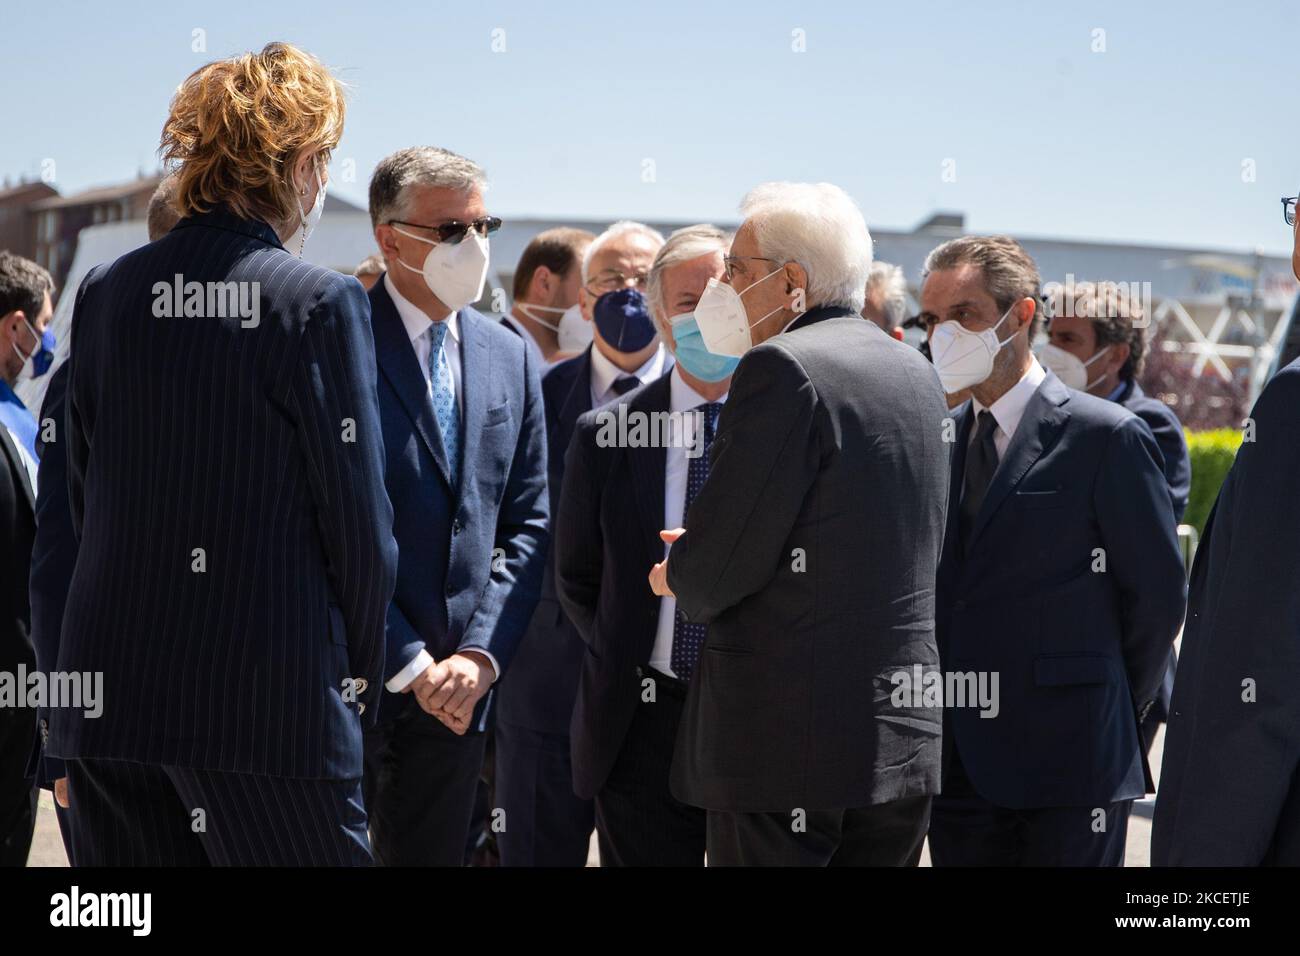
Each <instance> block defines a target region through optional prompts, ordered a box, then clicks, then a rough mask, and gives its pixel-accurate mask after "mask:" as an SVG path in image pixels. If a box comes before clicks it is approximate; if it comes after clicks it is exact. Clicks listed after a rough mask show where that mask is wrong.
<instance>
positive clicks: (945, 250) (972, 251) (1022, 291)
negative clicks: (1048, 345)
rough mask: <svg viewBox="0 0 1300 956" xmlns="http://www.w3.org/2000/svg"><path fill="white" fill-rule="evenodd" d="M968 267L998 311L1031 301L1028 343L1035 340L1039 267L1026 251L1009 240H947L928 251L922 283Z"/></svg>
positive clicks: (1039, 324)
mask: <svg viewBox="0 0 1300 956" xmlns="http://www.w3.org/2000/svg"><path fill="white" fill-rule="evenodd" d="M964 265H971V266H975V267H976V268H977V269H979V270H980V275H981V276H983V278H984V288H985V289H986V290H987V291H988V294H989V295H990V296H992V297H993V301H994V302H996V303H997V306H998V308H999V309H1000V310H1001V311H1003V312H1006V310H1007V309H1009V308H1011V305H1012V303H1014V302H1019V301H1020V300H1021V299H1033V300H1034V317H1033V318H1032V319H1030V326H1029V341H1030V342H1032V341H1034V339H1035V338H1036V337H1037V336H1038V333H1039V330H1040V329H1041V327H1042V324H1043V308H1042V303H1041V302H1040V301H1039V297H1038V295H1039V285H1040V284H1041V280H1040V279H1039V277H1038V265H1037V263H1035V262H1034V260H1033V257H1031V256H1030V255H1029V253H1028V252H1026V251H1025V248H1024V246H1022V245H1021V244H1020V243H1018V242H1016V240H1014V239H1012V238H1011V237H1010V236H961V237H960V238H958V239H949V240H948V241H947V242H945V243H944V244H943V245H941V246H938V247H937V248H935V249H932V250H930V254H929V255H928V256H926V257H925V266H924V267H923V268H922V270H921V282H922V283H924V282H925V280H926V279H927V278H928V277H929V275H930V273H932V272H942V271H944V270H946V269H956V268H957V267H958V266H964Z"/></svg>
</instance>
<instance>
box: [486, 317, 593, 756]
mask: <svg viewBox="0 0 1300 956" xmlns="http://www.w3.org/2000/svg"><path fill="white" fill-rule="evenodd" d="M511 331H514V330H513V329H511ZM517 334H518V333H516V335H517ZM542 399H543V404H544V405H545V408H546V435H547V452H546V471H547V485H548V487H549V489H550V495H549V500H550V510H551V514H552V515H554V514H555V513H556V511H557V510H558V507H559V502H560V487H561V482H562V481H563V479H564V451H565V449H566V448H568V447H569V439H570V437H571V436H572V435H573V428H574V424H575V423H576V422H577V420H578V416H580V415H582V414H583V413H584V412H586V411H589V410H590V409H591V347H590V346H588V347H587V349H586V350H585V351H583V352H582V354H580V355H575V356H574V357H573V358H570V359H566V360H565V361H563V362H559V363H558V364H556V365H553V366H551V367H550V368H548V369H547V370H546V374H545V375H543V376H542ZM555 591H556V589H555V557H554V554H553V553H550V551H549V549H548V554H547V560H546V566H545V572H544V575H543V577H542V590H541V600H539V601H538V602H537V609H536V610H535V611H534V612H533V616H532V620H530V621H529V623H528V632H527V634H526V636H525V637H524V640H523V641H522V643H521V644H520V646H519V659H518V660H517V661H516V665H515V667H514V670H513V672H512V673H511V674H510V676H509V678H508V679H506V680H504V681H503V682H502V684H501V701H500V705H499V706H500V709H499V710H498V712H497V717H498V719H500V720H504V721H506V722H508V723H511V724H515V725H517V726H520V727H527V728H529V729H530V730H536V731H540V732H542V733H547V734H554V735H557V736H563V735H565V734H567V733H568V732H569V720H570V718H571V717H572V716H573V702H574V699H575V698H576V697H577V694H578V674H579V672H580V670H581V669H582V654H583V644H582V639H581V638H580V637H579V636H578V632H577V631H576V630H574V627H573V625H572V624H571V623H570V621H569V618H568V616H567V615H566V614H565V613H564V610H563V609H562V608H561V606H560V602H559V598H558V597H557V595H556V593H555Z"/></svg>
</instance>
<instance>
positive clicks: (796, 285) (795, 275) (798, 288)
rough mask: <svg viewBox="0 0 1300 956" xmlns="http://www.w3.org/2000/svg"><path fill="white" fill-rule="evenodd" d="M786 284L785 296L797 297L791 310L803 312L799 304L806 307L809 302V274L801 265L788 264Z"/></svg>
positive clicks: (786, 266) (786, 265) (786, 267)
mask: <svg viewBox="0 0 1300 956" xmlns="http://www.w3.org/2000/svg"><path fill="white" fill-rule="evenodd" d="M785 282H786V286H785V294H786V295H787V296H790V295H793V296H795V299H794V301H793V303H792V304H791V306H790V308H792V309H793V310H794V311H796V312H798V311H801V310H800V308H799V304H800V303H803V304H804V305H805V306H806V305H807V302H808V273H807V272H806V271H805V270H804V267H803V266H801V265H800V264H799V263H797V262H787V263H786V264H785Z"/></svg>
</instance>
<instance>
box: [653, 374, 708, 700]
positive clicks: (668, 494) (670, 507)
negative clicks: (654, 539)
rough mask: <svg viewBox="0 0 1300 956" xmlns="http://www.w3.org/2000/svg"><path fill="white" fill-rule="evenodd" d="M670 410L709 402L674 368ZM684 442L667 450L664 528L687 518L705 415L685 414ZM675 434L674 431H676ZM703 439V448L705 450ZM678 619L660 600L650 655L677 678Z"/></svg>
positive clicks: (672, 604) (669, 601) (667, 601)
mask: <svg viewBox="0 0 1300 956" xmlns="http://www.w3.org/2000/svg"><path fill="white" fill-rule="evenodd" d="M668 381H669V399H668V410H669V411H670V412H675V413H679V414H680V413H684V412H690V411H692V410H694V409H696V408H699V407H700V406H701V405H705V404H707V403H708V399H707V398H704V397H703V396H702V395H700V393H699V392H697V391H695V389H693V388H691V387H690V386H689V385H687V384H686V382H685V381H683V379H682V376H681V373H680V372H678V371H677V368H676V366H674V367H673V370H672V376H671V377H670V378H669V380H668ZM726 400H727V396H726V395H723V396H722V397H721V398H719V399H718V400H717V401H718V404H719V405H721V404H723V403H724V402H726ZM680 421H681V428H682V434H681V440H680V441H678V440H677V436H676V434H674V436H673V438H674V440H673V447H671V448H668V449H666V453H667V454H666V456H665V457H666V459H667V461H666V464H665V467H664V527H665V528H680V527H681V526H682V520H683V519H684V518H685V517H686V515H685V510H686V478H687V474H688V473H689V469H690V459H689V458H687V457H686V452H687V451H688V450H691V449H693V448H695V447H696V445H695V441H696V439H695V432H696V429H697V428H703V427H704V416H703V413H701V414H699V415H686V414H683V415H682V417H681V419H680ZM674 431H675V430H674ZM703 440H704V439H703V437H701V438H700V442H701V444H700V446H699V447H700V448H701V449H703V447H704V446H703ZM667 554H668V545H664V555H665V556H667ZM676 616H677V599H676V598H673V597H663V598H660V599H659V626H658V628H657V629H656V631H655V643H654V649H653V650H652V651H651V652H650V666H651V667H653V668H654V669H655V670H657V671H659V672H661V673H664V674H667V675H668V676H670V677H676V676H677V675H676V674H674V673H673V667H672V661H673V620H674V619H675V618H676Z"/></svg>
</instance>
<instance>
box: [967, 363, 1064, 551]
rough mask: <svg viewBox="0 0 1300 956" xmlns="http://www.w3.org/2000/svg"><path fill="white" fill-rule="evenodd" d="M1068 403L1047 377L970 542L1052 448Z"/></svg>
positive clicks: (995, 480)
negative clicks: (1035, 463) (1065, 405)
mask: <svg viewBox="0 0 1300 956" xmlns="http://www.w3.org/2000/svg"><path fill="white" fill-rule="evenodd" d="M1069 400H1070V393H1069V391H1068V390H1067V389H1066V387H1065V386H1064V385H1062V384H1061V383H1060V381H1059V380H1058V379H1057V378H1056V377H1055V376H1053V375H1051V373H1048V377H1047V378H1046V379H1045V380H1044V381H1043V384H1042V385H1040V386H1039V387H1038V391H1036V392H1034V394H1033V397H1032V398H1030V399H1029V404H1028V405H1026V406H1025V413H1024V415H1023V416H1022V417H1021V419H1020V425H1019V427H1017V428H1016V433H1015V434H1014V435H1012V436H1011V444H1009V445H1008V446H1007V453H1006V455H1005V457H1004V458H1003V460H1002V462H1001V464H999V465H998V470H997V471H996V472H995V473H994V475H993V481H992V483H991V484H990V485H989V490H988V494H986V495H985V496H984V504H983V505H982V506H981V507H980V513H979V515H978V516H976V519H975V527H974V528H973V529H972V530H971V542H974V541H975V539H976V538H978V537H979V536H980V532H982V531H983V530H984V528H985V526H987V525H988V523H989V521H990V519H991V518H992V517H993V513H994V512H995V511H997V509H998V506H999V505H1000V504H1001V503H1002V500H1003V499H1004V498H1006V496H1007V495H1009V494H1010V493H1011V491H1012V489H1013V488H1015V487H1016V485H1018V484H1020V480H1021V479H1022V478H1024V477H1025V475H1026V474H1028V472H1029V469H1030V468H1032V467H1033V466H1034V462H1036V461H1038V459H1039V458H1041V457H1042V456H1043V453H1044V452H1045V451H1047V449H1049V448H1051V447H1052V445H1054V444H1056V439H1057V438H1058V437H1059V436H1060V434H1061V429H1062V428H1064V427H1065V422H1066V421H1067V420H1068V419H1069V417H1070V413H1069V412H1067V411H1066V410H1065V409H1064V408H1062V407H1061V406H1063V405H1064V404H1065V403H1066V402H1067V401H1069ZM969 547H970V544H969V543H967V550H969Z"/></svg>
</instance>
